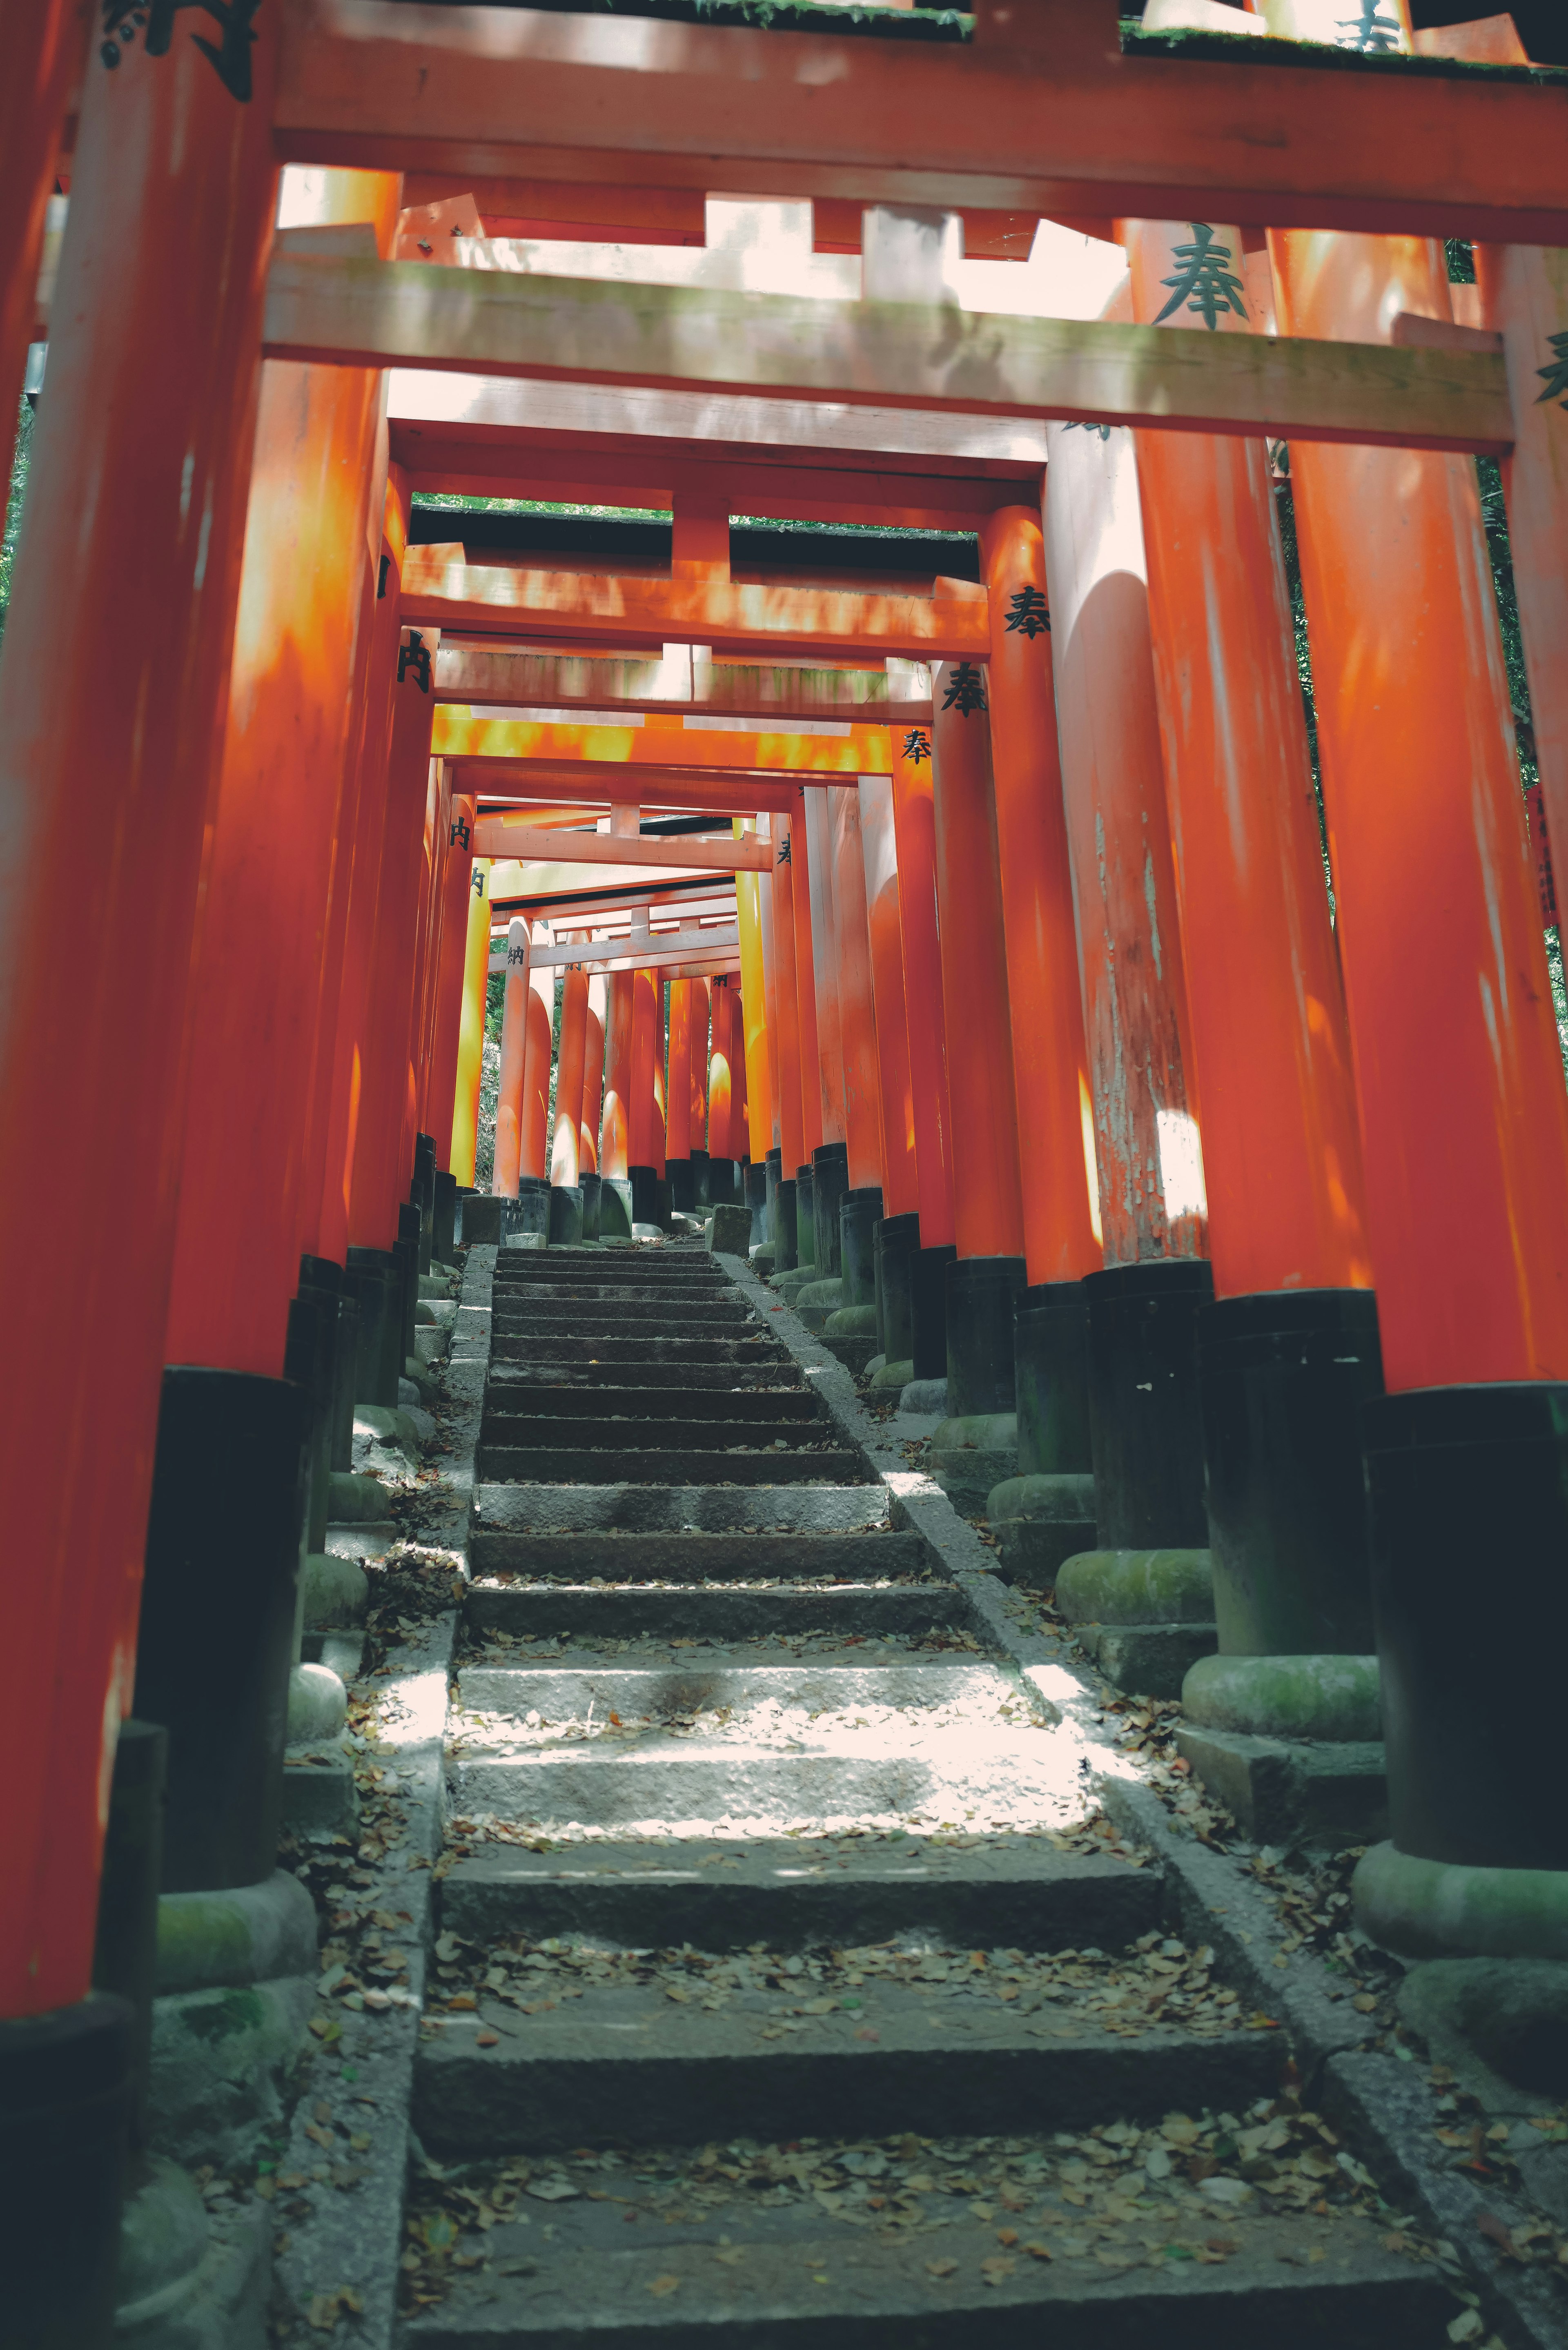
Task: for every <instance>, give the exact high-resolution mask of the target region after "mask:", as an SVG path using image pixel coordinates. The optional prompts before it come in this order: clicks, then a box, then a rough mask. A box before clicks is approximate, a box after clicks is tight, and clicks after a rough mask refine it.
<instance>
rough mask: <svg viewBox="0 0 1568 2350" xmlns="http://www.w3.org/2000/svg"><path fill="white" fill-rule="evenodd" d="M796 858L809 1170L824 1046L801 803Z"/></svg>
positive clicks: (787, 826) (797, 988)
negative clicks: (818, 1016) (820, 1032)
mask: <svg viewBox="0 0 1568 2350" xmlns="http://www.w3.org/2000/svg"><path fill="white" fill-rule="evenodd" d="M784 837H785V839H786V840H787V841H788V843H789V852H790V868H791V870H790V910H791V912H792V913H793V915H794V1001H795V1010H796V1013H797V1014H798V1016H799V1020H800V1155H801V1164H802V1166H803V1167H804V1166H809V1165H810V1163H811V1155H812V1152H813V1151H814V1150H818V1149H821V1147H822V1141H823V1132H822V1076H821V1065H822V1045H821V1040H820V1038H819V1037H818V1035H817V1027H816V963H815V943H814V941H813V939H812V931H811V843H810V841H809V840H808V839H807V837H806V825H805V801H804V799H797V800H796V802H795V804H794V808H793V809H792V810H791V811H790V813H789V815H788V816H786V817H785V818H784Z"/></svg>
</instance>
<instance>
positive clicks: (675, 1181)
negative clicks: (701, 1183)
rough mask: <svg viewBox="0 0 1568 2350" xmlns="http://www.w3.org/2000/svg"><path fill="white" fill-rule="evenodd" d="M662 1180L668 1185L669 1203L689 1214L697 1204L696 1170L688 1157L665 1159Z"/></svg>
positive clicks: (686, 1214)
mask: <svg viewBox="0 0 1568 2350" xmlns="http://www.w3.org/2000/svg"><path fill="white" fill-rule="evenodd" d="M664 1180H665V1181H666V1182H667V1183H668V1184H669V1186H670V1206H671V1207H672V1208H678V1209H679V1210H680V1213H681V1214H682V1215H683V1216H689V1215H691V1212H692V1211H693V1209H694V1208H695V1207H696V1205H697V1170H696V1169H695V1168H694V1167H693V1166H692V1164H691V1160H690V1159H666V1160H665V1162H664Z"/></svg>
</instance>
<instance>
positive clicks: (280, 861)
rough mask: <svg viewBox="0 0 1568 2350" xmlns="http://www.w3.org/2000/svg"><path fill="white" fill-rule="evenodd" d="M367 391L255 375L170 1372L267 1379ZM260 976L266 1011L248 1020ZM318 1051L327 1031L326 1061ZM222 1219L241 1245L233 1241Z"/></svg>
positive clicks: (342, 769)
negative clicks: (204, 1369) (213, 915)
mask: <svg viewBox="0 0 1568 2350" xmlns="http://www.w3.org/2000/svg"><path fill="white" fill-rule="evenodd" d="M321 176H322V177H323V178H324V179H325V181H326V182H327V185H326V186H325V187H324V188H323V189H322V191H321V198H320V202H319V203H318V204H317V207H316V210H317V213H318V215H319V216H320V217H321V218H323V219H360V220H363V219H367V218H369V219H374V218H375V217H376V215H377V213H378V212H380V213H388V212H389V211H390V210H392V209H394V208H395V203H396V194H397V190H396V184H395V182H394V183H393V184H392V186H391V187H390V189H387V188H386V186H385V184H384V183H385V180H386V176H387V175H384V174H369V173H359V172H329V173H327V174H324V175H321ZM379 407H380V383H379V379H378V378H377V377H375V376H373V375H372V376H367V375H364V374H362V373H359V372H358V371H355V370H350V369H332V368H326V369H323V368H309V367H296V366H292V365H288V364H284V365H278V364H275V363H269V364H268V365H267V367H266V368H265V369H264V370H263V376H262V387H261V398H260V403H259V409H258V416H257V424H256V439H255V453H254V463H253V465H252V470H251V489H250V499H249V505H248V510H247V515H246V523H245V548H244V566H243V569H242V573H241V586H240V604H239V612H238V617H237V620H236V625H235V630H234V650H233V656H232V667H231V671H230V683H229V701H228V719H227V726H226V731H225V734H224V740H223V754H222V776H221V781H220V784H219V791H218V805H217V808H216V810H215V813H214V817H213V834H212V844H211V847H210V849H209V851H208V862H207V873H206V889H207V892H208V895H209V897H210V899H211V900H212V902H213V905H214V906H215V907H217V908H219V909H220V910H221V911H220V914H219V918H218V919H217V920H215V921H213V922H211V923H209V924H208V925H207V927H206V931H205V934H204V936H203V940H202V954H201V960H200V963H199V966H198V971H197V988H196V998H195V1005H194V1014H193V1019H192V1038H191V1076H190V1091H189V1095H188V1102H187V1111H186V1124H185V1139H184V1147H183V1150H182V1158H181V1168H180V1214H179V1224H178V1230H177V1238H176V1243H175V1250H174V1262H173V1266H172V1270H171V1281H170V1293H169V1314H168V1326H167V1329H166V1332H165V1336H164V1347H165V1350H166V1354H167V1357H168V1359H169V1360H170V1361H171V1362H175V1363H195V1364H204V1365H207V1366H209V1367H212V1368H214V1369H223V1370H236V1371H255V1372H259V1373H260V1374H262V1375H263V1376H264V1377H266V1378H277V1377H279V1376H281V1374H282V1370H283V1357H284V1340H285V1336H286V1326H287V1320H288V1301H289V1298H290V1296H291V1295H293V1292H294V1289H295V1286H296V1282H297V1279H298V1271H299V1249H300V1240H301V1235H302V1232H303V1231H304V1230H305V1228H306V1224H307V1223H308V1224H310V1225H311V1226H312V1227H313V1226H314V1222H315V1211H316V1209H317V1203H318V1200H319V1170H317V1198H316V1199H314V1200H309V1199H307V1196H306V1181H307V1177H308V1175H309V1171H310V1170H309V1164H308V1158H307V1152H308V1146H309V1139H310V1138H309V1130H308V1129H309V1118H308V1115H307V1114H306V1115H302V1105H309V1104H310V1103H311V1102H312V1101H313V1099H314V1097H315V1094H316V1065H317V1055H318V1053H322V1049H323V1040H322V1038H321V1035H320V1026H321V1011H322V996H323V993H324V987H325V980H326V948H327V933H328V929H329V910H330V899H331V894H332V884H333V869H334V863H335V851H336V848H337V832H338V827H339V822H340V817H341V812H342V809H343V806H344V801H345V798H346V796H347V795H348V794H347V788H346V787H347V785H348V778H349V775H350V774H351V772H352V770H353V769H354V767H355V765H356V752H357V747H358V745H357V740H356V736H357V726H356V723H355V722H356V720H357V718H358V711H357V709H356V707H355V702H354V688H355V686H356V684H357V683H358V680H359V672H360V660H359V627H360V621H361V619H362V617H363V606H362V602H361V587H362V585H363V571H364V559H363V549H364V544H365V520H366V507H367V503H368V499H369V488H370V478H371V461H372V458H373V456H374V452H375V443H376V435H377V427H378V423H379ZM264 972H265V1003H266V1017H265V1022H262V1023H259V1024H258V1021H257V1017H256V1008H257V990H258V983H260V975H261V974H262V973H264ZM331 1045H332V1039H331V1037H330V1036H328V1037H327V1039H326V1040H325V1053H324V1054H323V1057H327V1056H329V1055H330V1052H331ZM236 1227H238V1228H241V1229H243V1230H244V1233H245V1236H246V1238H245V1245H244V1247H243V1248H235V1247H234V1244H233V1235H234V1232H235V1230H236Z"/></svg>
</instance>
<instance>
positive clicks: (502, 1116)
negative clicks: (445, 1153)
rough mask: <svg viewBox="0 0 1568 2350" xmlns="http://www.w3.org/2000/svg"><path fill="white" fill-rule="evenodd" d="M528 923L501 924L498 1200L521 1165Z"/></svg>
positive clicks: (506, 1196) (510, 1191)
mask: <svg viewBox="0 0 1568 2350" xmlns="http://www.w3.org/2000/svg"><path fill="white" fill-rule="evenodd" d="M532 951H533V942H532V940H531V938H530V935H529V930H528V925H527V923H526V922H525V921H524V920H523V918H522V916H521V915H519V914H514V915H513V917H512V920H511V921H510V922H509V923H508V924H507V926H506V976H505V984H504V988H503V991H502V996H501V1066H500V1069H499V1072H498V1074H497V1078H496V1087H495V1159H494V1164H493V1170H492V1172H491V1178H490V1188H491V1191H493V1193H494V1195H495V1197H496V1198H497V1199H500V1200H514V1199H515V1198H516V1197H517V1184H518V1179H519V1177H520V1176H521V1174H522V1171H523V1072H524V1067H525V1066H526V1065H527V1060H528V993H529V990H528V964H529V960H530V957H531V954H532Z"/></svg>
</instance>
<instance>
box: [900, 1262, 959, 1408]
mask: <svg viewBox="0 0 1568 2350" xmlns="http://www.w3.org/2000/svg"><path fill="white" fill-rule="evenodd" d="M957 1262H958V1251H957V1249H956V1248H955V1247H954V1246H953V1244H952V1243H951V1241H942V1242H940V1243H937V1244H936V1245H935V1246H934V1247H931V1248H919V1249H916V1251H915V1252H914V1253H913V1255H912V1256H911V1257H910V1259H909V1321H910V1325H911V1327H912V1329H913V1332H914V1342H915V1377H916V1378H918V1379H945V1378H946V1377H947V1375H948V1269H949V1267H950V1265H953V1264H956V1263H957Z"/></svg>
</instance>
